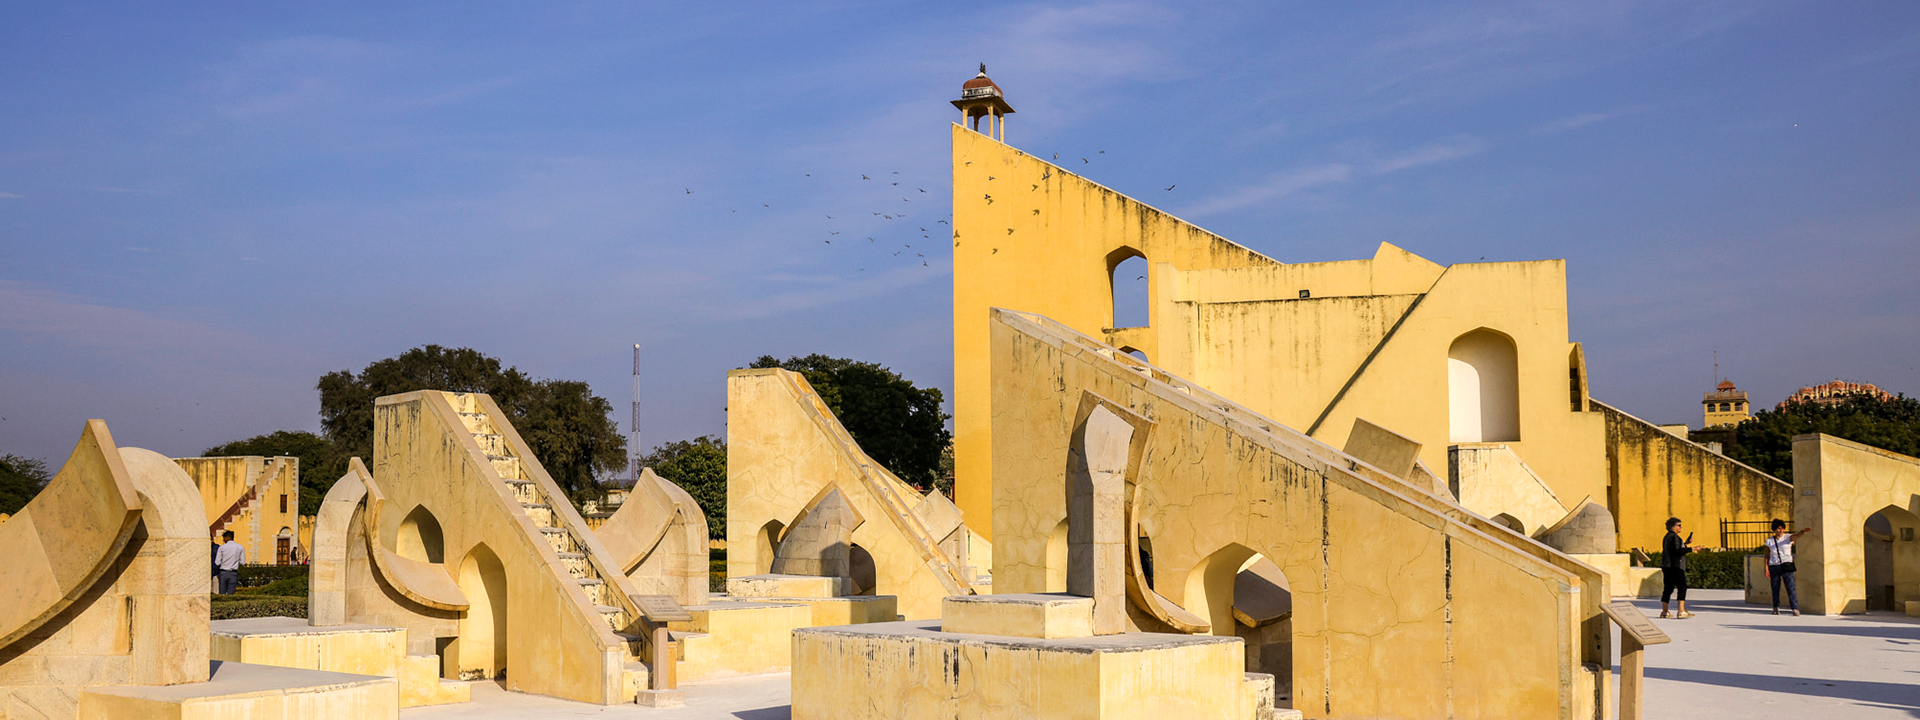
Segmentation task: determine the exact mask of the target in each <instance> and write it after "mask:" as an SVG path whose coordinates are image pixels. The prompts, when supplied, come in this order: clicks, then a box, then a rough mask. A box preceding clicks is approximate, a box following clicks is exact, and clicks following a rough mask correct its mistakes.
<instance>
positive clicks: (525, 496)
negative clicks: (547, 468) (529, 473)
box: [506, 480, 546, 503]
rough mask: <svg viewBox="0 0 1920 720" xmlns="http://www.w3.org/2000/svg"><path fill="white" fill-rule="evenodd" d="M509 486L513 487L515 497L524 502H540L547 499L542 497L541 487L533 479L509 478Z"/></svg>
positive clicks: (517, 500) (516, 499)
mask: <svg viewBox="0 0 1920 720" xmlns="http://www.w3.org/2000/svg"><path fill="white" fill-rule="evenodd" d="M506 482H507V487H510V488H513V499H514V500H515V501H516V502H522V503H539V502H543V501H545V500H546V498H543V497H540V488H539V486H537V485H535V484H534V482H533V481H532V480H508V481H506Z"/></svg>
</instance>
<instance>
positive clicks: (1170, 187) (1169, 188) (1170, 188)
mask: <svg viewBox="0 0 1920 720" xmlns="http://www.w3.org/2000/svg"><path fill="white" fill-rule="evenodd" d="M1179 184H1180V183H1174V184H1173V185H1168V186H1167V189H1168V190H1172V189H1173V188H1174V185H1179Z"/></svg>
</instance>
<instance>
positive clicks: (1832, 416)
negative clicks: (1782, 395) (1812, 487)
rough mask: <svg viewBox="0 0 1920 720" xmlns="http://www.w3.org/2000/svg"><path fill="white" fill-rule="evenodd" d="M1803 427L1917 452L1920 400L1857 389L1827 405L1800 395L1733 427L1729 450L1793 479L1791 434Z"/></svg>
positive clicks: (1742, 459)
mask: <svg viewBox="0 0 1920 720" xmlns="http://www.w3.org/2000/svg"><path fill="white" fill-rule="evenodd" d="M1807 433H1824V434H1827V435H1832V436H1834V437H1839V438H1845V439H1847V440H1852V441H1854V442H1857V443H1861V444H1865V445H1872V446H1874V447H1877V448H1880V449H1882V450H1887V451H1891V452H1897V453H1900V454H1902V455H1909V456H1920V400H1915V399H1913V398H1910V397H1907V396H1905V395H1901V396H1897V397H1893V398H1889V399H1886V400H1882V399H1880V398H1878V397H1876V396H1873V395H1867V394H1859V395H1854V396H1852V397H1849V398H1847V399H1846V400H1845V401H1844V402H1839V403H1835V404H1831V405H1825V404H1820V403H1813V402H1804V401H1803V402H1795V403H1789V404H1787V405H1786V406H1785V407H1782V408H1780V409H1778V410H1762V411H1760V412H1759V413H1758V414H1755V415H1754V416H1753V417H1751V418H1748V419H1747V420H1745V421H1742V422H1741V423H1740V425H1739V426H1737V427H1735V428H1734V432H1733V438H1734V439H1733V444H1732V445H1729V446H1728V447H1727V449H1726V452H1727V456H1728V457H1731V458H1733V459H1735V460H1738V461H1740V462H1743V463H1746V464H1748V465H1752V466H1753V467H1754V468H1757V469H1759V470H1760V471H1761V472H1765V473H1767V474H1769V475H1772V476H1774V477H1777V478H1780V479H1781V480H1785V481H1787V482H1793V437H1794V436H1795V435H1805V434H1807Z"/></svg>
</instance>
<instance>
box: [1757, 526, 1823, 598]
mask: <svg viewBox="0 0 1920 720" xmlns="http://www.w3.org/2000/svg"><path fill="white" fill-rule="evenodd" d="M1812 529H1813V528H1800V531H1799V532H1796V533H1793V534H1792V535H1788V534H1787V521H1785V520H1775V521H1773V537H1770V538H1767V581H1768V584H1770V585H1772V586H1773V614H1775V615H1779V614H1780V584H1781V583H1782V582H1784V583H1786V585H1787V607H1788V608H1790V609H1792V610H1793V614H1794V615H1799V614H1800V596H1799V594H1798V593H1796V592H1794V589H1793V573H1794V571H1795V569H1796V568H1795V567H1794V566H1793V541H1795V540H1799V539H1800V536H1801V535H1805V534H1807V532H1808V531H1809V530H1812Z"/></svg>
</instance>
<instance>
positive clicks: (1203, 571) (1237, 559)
mask: <svg viewBox="0 0 1920 720" xmlns="http://www.w3.org/2000/svg"><path fill="white" fill-rule="evenodd" d="M1292 587H1293V586H1292V584H1291V583H1289V582H1288V581H1287V576H1286V573H1284V572H1282V571H1281V570H1280V566H1279V565H1276V564H1275V563H1274V562H1273V561H1272V560H1269V559H1268V558H1267V557H1266V556H1265V555H1262V554H1260V553H1258V552H1255V551H1254V550H1253V549H1251V548H1248V547H1246V546H1245V545H1239V544H1234V545H1228V546H1226V547H1223V548H1220V549H1219V550H1215V551H1214V552H1213V554H1211V555H1208V556H1207V559H1205V560H1203V561H1201V562H1200V564H1198V565H1195V566H1194V568H1193V570H1192V571H1191V572H1189V573H1188V575H1187V586H1186V596H1185V600H1184V602H1183V603H1182V604H1183V605H1184V606H1185V607H1186V608H1187V609H1188V610H1190V611H1192V612H1193V613H1195V614H1197V615H1201V616H1202V617H1205V618H1207V620H1208V622H1209V623H1210V624H1211V625H1212V627H1213V629H1212V634H1214V635H1231V636H1236V637H1239V638H1240V639H1241V641H1242V643H1243V644H1244V645H1243V646H1244V648H1245V650H1246V654H1247V657H1246V668H1247V672H1258V673H1266V674H1269V675H1272V676H1273V685H1274V706H1275V707H1292V695H1293V590H1292Z"/></svg>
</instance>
